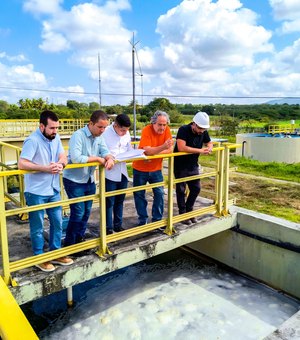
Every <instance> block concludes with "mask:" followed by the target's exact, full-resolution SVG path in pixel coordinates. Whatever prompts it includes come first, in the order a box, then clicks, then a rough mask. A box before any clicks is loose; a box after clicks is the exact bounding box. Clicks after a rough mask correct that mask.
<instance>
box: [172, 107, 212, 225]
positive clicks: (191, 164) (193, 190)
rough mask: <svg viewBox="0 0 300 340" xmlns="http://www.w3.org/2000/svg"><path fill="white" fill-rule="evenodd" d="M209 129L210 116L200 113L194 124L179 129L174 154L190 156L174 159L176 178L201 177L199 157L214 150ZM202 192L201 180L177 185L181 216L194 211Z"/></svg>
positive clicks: (188, 223)
mask: <svg viewBox="0 0 300 340" xmlns="http://www.w3.org/2000/svg"><path fill="white" fill-rule="evenodd" d="M208 128H209V116H208V114H207V113H206V112H198V113H196V115H195V116H194V117H193V122H192V123H190V124H188V125H183V126H181V127H180V128H179V129H178V133H177V136H176V145H175V148H174V152H188V153H190V155H184V156H177V157H175V158H174V175H175V178H183V177H188V176H194V175H199V164H198V158H199V155H207V154H210V153H211V151H212V148H213V143H212V141H211V140H210V137H209V134H208V132H207V129H208ZM203 145H205V147H203ZM186 185H187V186H188V188H189V194H188V196H187V197H186V195H185V189H186ZM200 190H201V186H200V179H195V180H192V181H187V182H181V183H177V184H176V198H177V205H178V209H179V214H184V213H186V212H189V211H192V210H193V207H194V204H195V201H196V199H197V196H198V195H199V193H200ZM195 222H197V220H196V218H194V217H192V218H191V219H187V220H185V221H183V223H184V224H187V225H190V224H192V223H195Z"/></svg>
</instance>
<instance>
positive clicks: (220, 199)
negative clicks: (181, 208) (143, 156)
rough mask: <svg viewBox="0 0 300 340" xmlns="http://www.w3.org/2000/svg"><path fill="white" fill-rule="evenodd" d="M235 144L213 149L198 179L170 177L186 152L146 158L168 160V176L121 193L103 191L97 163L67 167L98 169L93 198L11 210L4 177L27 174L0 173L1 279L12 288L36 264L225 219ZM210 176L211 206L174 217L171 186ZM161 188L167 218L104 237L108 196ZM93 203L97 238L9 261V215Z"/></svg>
mask: <svg viewBox="0 0 300 340" xmlns="http://www.w3.org/2000/svg"><path fill="white" fill-rule="evenodd" d="M239 146H240V145H236V144H227V145H225V146H222V147H220V146H219V147H216V148H214V149H213V151H214V152H216V153H217V157H216V159H217V163H216V169H215V170H213V171H210V172H207V173H202V174H200V175H197V176H191V177H185V178H180V179H175V178H174V176H173V170H174V157H180V156H181V155H183V154H185V153H175V154H174V153H173V154H168V155H158V156H151V157H148V159H154V158H166V159H167V160H168V174H167V176H166V178H167V179H166V180H164V181H163V182H160V183H155V184H150V185H143V186H139V187H132V188H127V189H122V190H116V191H110V192H105V170H104V168H103V167H102V166H99V164H98V163H89V164H70V165H68V166H67V167H68V168H76V167H84V166H97V167H98V171H99V191H98V192H97V193H96V194H95V195H90V196H85V197H78V198H73V199H62V200H61V201H59V202H54V203H48V204H41V205H36V206H31V207H27V206H21V207H16V208H14V209H9V210H7V209H6V208H5V196H4V194H3V193H4V182H5V178H6V177H7V176H11V175H18V176H22V175H24V174H25V173H28V172H29V171H24V170H8V171H2V172H0V236H1V252H2V254H1V255H2V277H3V280H4V282H5V283H6V284H12V285H15V284H16V283H15V281H14V280H13V278H12V276H11V274H12V273H13V272H15V271H18V270H20V269H24V268H28V267H31V266H34V265H36V264H39V263H42V262H46V261H50V260H53V259H55V258H57V257H61V256H66V255H71V254H73V253H76V252H78V251H82V250H86V249H92V248H95V247H97V248H98V251H97V253H98V255H99V256H101V257H102V256H106V255H107V254H109V253H110V252H109V249H108V244H109V243H111V242H114V241H117V240H121V239H125V238H127V237H131V236H135V235H139V234H142V233H144V232H148V231H151V230H154V229H158V228H161V227H166V229H165V233H166V234H167V235H172V234H173V233H174V232H175V229H174V224H176V223H178V222H180V221H182V220H185V219H187V218H192V217H196V216H200V215H203V214H207V213H211V214H216V216H225V215H227V214H228V207H229V205H230V204H232V203H233V200H232V201H230V200H229V199H228V176H229V150H230V149H231V148H234V147H239ZM131 161H132V160H127V161H126V162H131ZM209 177H215V198H214V203H213V204H212V205H211V206H208V207H205V208H200V209H197V210H194V211H191V212H188V213H186V214H182V215H176V216H173V186H174V184H176V183H179V182H183V181H189V180H194V179H197V178H199V179H204V178H209ZM159 186H164V187H167V188H168V211H167V213H168V215H167V218H166V219H162V220H161V221H157V222H154V223H149V224H147V225H144V226H141V227H135V228H131V229H127V230H124V231H122V232H119V233H116V234H112V235H106V210H105V198H106V197H108V196H113V195H118V194H129V193H133V192H135V191H139V190H144V189H146V190H148V189H152V188H155V187H159ZM88 200H93V201H94V202H97V204H98V205H99V234H100V235H101V236H100V237H98V238H95V239H91V240H88V241H85V242H82V243H80V244H75V245H72V246H68V247H65V248H61V249H58V250H54V251H51V252H46V253H44V254H41V255H36V256H31V257H28V258H24V259H20V260H17V261H13V262H11V261H10V260H9V249H8V236H7V222H6V219H7V217H9V216H14V215H21V214H25V213H26V214H28V213H29V212H31V211H37V210H40V209H46V208H51V207H56V206H62V207H63V208H64V209H67V208H68V207H69V205H70V204H72V203H76V202H82V201H88Z"/></svg>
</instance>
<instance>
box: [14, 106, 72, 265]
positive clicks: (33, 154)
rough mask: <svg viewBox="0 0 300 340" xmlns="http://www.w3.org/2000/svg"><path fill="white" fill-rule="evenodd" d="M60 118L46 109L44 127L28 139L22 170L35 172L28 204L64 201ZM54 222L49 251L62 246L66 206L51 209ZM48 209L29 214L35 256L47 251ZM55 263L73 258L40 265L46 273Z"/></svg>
mask: <svg viewBox="0 0 300 340" xmlns="http://www.w3.org/2000/svg"><path fill="white" fill-rule="evenodd" d="M58 127H59V121H58V117H57V115H56V114H55V113H54V112H52V111H48V110H46V111H43V112H42V113H41V115H40V126H39V128H38V129H37V130H36V131H34V132H33V133H32V134H31V135H30V136H29V137H27V138H26V139H25V141H24V144H23V148H22V152H21V155H20V159H19V163H18V166H19V169H21V170H33V171H35V172H33V173H28V174H25V175H24V178H25V194H24V195H25V199H26V203H27V205H28V206H33V205H38V204H44V203H50V202H57V201H60V200H61V198H60V183H59V174H60V173H61V172H62V170H63V168H64V167H65V166H66V164H67V158H66V155H65V152H64V149H63V146H62V143H61V140H60V137H59V135H58V134H57V130H58ZM46 213H47V215H48V218H49V222H50V226H49V229H50V235H49V236H50V237H49V250H55V249H59V248H61V237H62V208H61V207H60V206H58V207H54V208H47V209H46ZM44 214H45V210H44V209H42V210H38V211H32V212H30V213H29V226H30V237H31V243H32V249H33V254H34V255H39V254H43V252H44V236H43V229H44ZM53 263H54V264H59V265H62V266H68V265H70V264H72V263H73V260H72V259H71V258H69V257H67V256H64V257H60V258H58V259H55V260H53V261H51V262H44V263H41V264H38V265H36V266H37V267H38V268H39V269H40V270H42V271H44V272H51V271H53V270H55V266H54V265H53Z"/></svg>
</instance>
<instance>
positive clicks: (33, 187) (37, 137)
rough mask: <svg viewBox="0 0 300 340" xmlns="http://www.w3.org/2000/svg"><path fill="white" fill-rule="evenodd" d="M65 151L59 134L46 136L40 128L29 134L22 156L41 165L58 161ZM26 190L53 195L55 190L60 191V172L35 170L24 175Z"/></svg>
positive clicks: (41, 194)
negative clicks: (52, 137) (51, 172)
mask: <svg viewBox="0 0 300 340" xmlns="http://www.w3.org/2000/svg"><path fill="white" fill-rule="evenodd" d="M62 153H64V149H63V146H62V144H61V140H60V137H59V135H58V134H57V135H56V136H55V138H54V139H52V140H49V139H48V138H46V137H45V136H44V135H43V134H42V132H41V130H40V129H37V130H36V131H34V132H33V133H32V134H31V135H30V136H28V137H27V138H26V139H25V141H24V144H23V147H22V152H21V155H20V158H24V159H27V160H28V161H30V162H33V163H35V164H41V165H49V164H50V163H51V162H55V163H56V162H58V160H59V155H60V154H62ZM24 182H25V192H30V193H31V194H35V195H40V196H52V195H54V190H56V191H60V184H59V174H50V173H47V172H34V173H29V174H25V175H24Z"/></svg>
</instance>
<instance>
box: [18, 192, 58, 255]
mask: <svg viewBox="0 0 300 340" xmlns="http://www.w3.org/2000/svg"><path fill="white" fill-rule="evenodd" d="M24 195H25V199H26V203H27V205H28V206H33V205H38V204H44V203H50V202H57V201H60V193H59V192H58V191H56V190H55V193H54V195H51V196H41V195H35V194H31V193H30V192H25V193H24ZM46 213H47V215H48V218H49V222H50V236H49V249H50V250H55V249H59V248H60V247H61V234H62V208H61V207H55V208H49V209H46ZM44 214H45V210H44V209H42V210H38V211H32V212H30V213H29V227H30V238H31V244H32V250H33V254H34V255H39V254H43V252H44Z"/></svg>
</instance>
